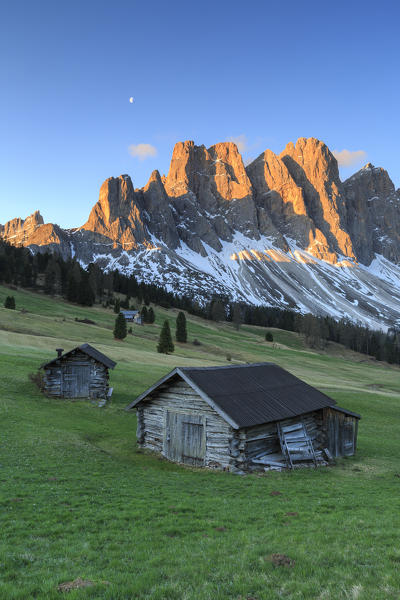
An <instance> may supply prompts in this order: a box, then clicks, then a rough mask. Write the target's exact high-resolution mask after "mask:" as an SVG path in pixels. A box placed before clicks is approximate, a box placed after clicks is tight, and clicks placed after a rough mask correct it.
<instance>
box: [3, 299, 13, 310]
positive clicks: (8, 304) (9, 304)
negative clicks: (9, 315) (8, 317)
mask: <svg viewBox="0 0 400 600" xmlns="http://www.w3.org/2000/svg"><path fill="white" fill-rule="evenodd" d="M4 308H11V309H12V310H15V298H14V296H7V298H6V299H5V302H4Z"/></svg>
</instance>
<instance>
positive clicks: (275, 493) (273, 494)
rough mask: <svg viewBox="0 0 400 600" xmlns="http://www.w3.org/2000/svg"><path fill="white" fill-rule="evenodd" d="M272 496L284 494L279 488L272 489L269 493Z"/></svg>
mask: <svg viewBox="0 0 400 600" xmlns="http://www.w3.org/2000/svg"><path fill="white" fill-rule="evenodd" d="M269 495H270V496H282V492H278V491H277V490H272V492H270V493H269Z"/></svg>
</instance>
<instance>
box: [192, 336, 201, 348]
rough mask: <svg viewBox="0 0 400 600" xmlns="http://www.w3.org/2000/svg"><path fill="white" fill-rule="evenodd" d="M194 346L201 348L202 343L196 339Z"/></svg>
mask: <svg viewBox="0 0 400 600" xmlns="http://www.w3.org/2000/svg"><path fill="white" fill-rule="evenodd" d="M193 346H201V342H199V340H198V339H197V338H194V340H193Z"/></svg>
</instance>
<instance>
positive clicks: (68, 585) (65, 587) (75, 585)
mask: <svg viewBox="0 0 400 600" xmlns="http://www.w3.org/2000/svg"><path fill="white" fill-rule="evenodd" d="M93 585H96V584H95V582H94V581H90V579H82V577H78V578H77V579H74V581H65V582H64V583H60V584H59V585H58V586H57V589H58V591H59V592H70V591H71V590H78V589H79V588H86V587H92V586H93Z"/></svg>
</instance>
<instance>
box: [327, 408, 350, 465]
mask: <svg viewBox="0 0 400 600" xmlns="http://www.w3.org/2000/svg"><path fill="white" fill-rule="evenodd" d="M324 420H325V429H326V435H327V448H328V450H329V452H330V453H331V454H332V456H334V457H337V458H338V457H340V456H353V455H354V454H355V452H356V449H357V433H358V419H357V418H356V417H354V416H352V415H351V414H347V413H346V412H342V411H340V410H337V409H336V410H335V407H334V406H332V407H330V408H325V409H324Z"/></svg>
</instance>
